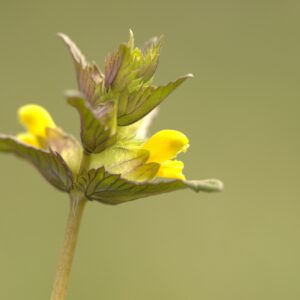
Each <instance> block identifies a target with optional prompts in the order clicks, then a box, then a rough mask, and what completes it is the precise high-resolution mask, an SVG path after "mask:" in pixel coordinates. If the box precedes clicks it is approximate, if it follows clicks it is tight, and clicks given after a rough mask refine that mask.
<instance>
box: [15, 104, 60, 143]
mask: <svg viewBox="0 0 300 300" xmlns="http://www.w3.org/2000/svg"><path fill="white" fill-rule="evenodd" d="M18 116H19V120H20V122H21V124H22V125H24V126H25V127H26V129H27V130H28V132H29V133H31V134H33V135H35V136H38V137H42V138H43V137H45V136H46V128H55V127H56V125H55V123H54V121H53V120H52V118H51V116H50V114H49V113H48V112H47V110H46V109H44V108H43V107H41V106H39V105H35V104H28V105H24V106H22V107H20V108H19V110H18Z"/></svg>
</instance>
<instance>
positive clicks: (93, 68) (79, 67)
mask: <svg viewBox="0 0 300 300" xmlns="http://www.w3.org/2000/svg"><path fill="white" fill-rule="evenodd" d="M58 36H59V37H60V38H61V39H62V40H63V41H64V43H65V44H66V46H67V47H68V49H69V52H70V54H71V56H72V59H73V62H74V65H75V71H76V77H77V83H78V88H79V91H80V92H81V93H82V94H83V96H84V97H85V99H86V100H87V101H88V102H89V103H90V104H91V105H92V106H94V105H95V104H96V103H97V100H98V99H99V97H100V94H101V89H102V86H103V82H104V76H103V74H102V73H101V71H100V70H99V68H98V66H97V65H96V64H95V63H92V64H90V63H89V62H87V61H86V59H85V57H84V55H83V54H82V53H81V51H80V50H79V48H78V47H77V46H76V44H75V43H74V42H73V41H72V40H71V39H70V38H69V37H68V36H67V35H65V34H63V33H59V34H58Z"/></svg>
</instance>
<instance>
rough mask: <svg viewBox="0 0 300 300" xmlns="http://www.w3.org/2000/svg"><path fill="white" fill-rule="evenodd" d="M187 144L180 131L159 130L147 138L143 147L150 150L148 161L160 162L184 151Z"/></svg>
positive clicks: (186, 139) (187, 141)
mask: <svg viewBox="0 0 300 300" xmlns="http://www.w3.org/2000/svg"><path fill="white" fill-rule="evenodd" d="M188 146H189V140H188V138H187V137H186V136H185V135H184V134H183V133H181V132H180V131H176V130H161V131H158V132H157V133H155V134H154V135H153V136H152V137H151V138H149V140H148V141H147V142H146V143H145V144H144V146H143V148H144V149H146V150H148V151H149V152H150V156H149V159H148V162H158V163H161V162H164V161H166V160H169V159H173V158H175V157H176V156H177V154H178V153H180V152H185V151H186V149H187V148H188Z"/></svg>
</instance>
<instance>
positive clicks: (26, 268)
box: [0, 0, 300, 300]
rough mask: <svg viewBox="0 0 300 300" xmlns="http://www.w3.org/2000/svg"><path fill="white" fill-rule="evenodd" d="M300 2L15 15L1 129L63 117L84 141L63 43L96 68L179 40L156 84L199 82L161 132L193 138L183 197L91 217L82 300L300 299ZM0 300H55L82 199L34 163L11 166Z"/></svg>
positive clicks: (82, 249) (78, 288)
mask: <svg viewBox="0 0 300 300" xmlns="http://www.w3.org/2000/svg"><path fill="white" fill-rule="evenodd" d="M299 17H300V2H299V1H276V0H275V1H267V0H260V1H249V0H248V1H233V0H232V1H222V0H215V1H208V0H206V1H203V0H198V1H197V0H186V1H182V2H177V4H176V2H175V1H158V0H154V1H130V2H128V1H121V0H118V1H113V0H112V1H106V2H105V1H89V0H88V1H57V0H55V1H47V2H46V1H34V0H29V1H15V0H14V1H2V3H1V10H0V35H1V44H0V66H1V68H0V80H1V89H0V98H1V107H0V120H1V121H0V131H1V132H5V133H16V132H18V131H20V130H21V127H20V126H19V125H18V123H17V119H16V110H17V108H18V107H19V106H20V105H22V104H25V103H28V102H35V103H39V104H41V105H43V106H45V107H47V108H48V109H49V111H50V112H51V113H52V115H53V117H54V118H55V120H56V122H57V124H59V125H61V126H63V127H64V128H65V130H67V131H69V132H72V133H73V134H75V135H78V128H79V121H78V117H77V114H76V113H75V111H73V110H72V109H71V108H69V107H67V105H66V104H65V101H64V98H63V91H64V90H65V89H68V88H75V86H76V83H75V76H74V72H73V65H72V63H71V59H70V57H69V55H68V53H67V50H66V48H65V46H64V45H63V44H62V42H61V41H60V40H59V39H58V38H56V36H55V33H56V32H58V31H62V32H65V33H67V34H69V35H70V36H71V37H72V38H73V39H74V40H75V41H76V42H77V43H78V45H79V46H80V48H81V49H82V51H83V52H84V53H85V54H86V56H87V57H88V58H89V59H90V60H93V59H94V60H96V61H97V62H99V63H100V65H101V66H103V61H104V57H105V55H106V54H107V53H108V52H110V51H112V50H114V49H116V47H117V46H118V44H119V43H120V42H123V41H126V40H127V39H128V29H129V28H132V29H133V31H134V32H135V36H136V42H137V44H139V45H141V44H142V43H143V42H144V41H145V40H146V39H148V38H150V37H152V36H154V35H159V34H164V35H165V43H164V47H163V51H162V55H161V62H160V67H159V70H158V75H157V77H156V83H166V82H167V81H169V80H172V79H175V78H177V77H178V76H180V75H183V74H186V73H189V72H192V73H194V74H195V79H193V80H190V81H188V82H187V83H185V84H184V85H183V86H182V87H181V88H179V89H178V91H176V92H174V94H172V95H171V96H170V98H169V99H168V100H167V101H166V102H164V103H163V105H162V106H161V111H160V114H159V117H158V118H157V119H156V122H155V124H154V125H153V127H152V128H151V131H152V132H155V131H157V130H159V129H163V128H172V129H178V130H181V131H183V132H185V133H186V134H187V135H188V136H189V138H190V140H191V147H190V149H189V151H188V153H187V154H185V155H184V156H182V159H183V160H184V161H185V163H186V168H185V174H186V175H187V176H188V177H189V178H199V179H201V178H210V177H216V178H220V179H222V180H223V181H224V182H225V184H226V190H225V192H224V193H222V194H212V195H207V194H194V193H192V192H189V191H182V192H177V193H172V194H168V195H163V196H157V197H152V198H146V199H142V200H140V201H136V202H131V203H128V204H125V205H120V206H117V207H110V206H105V205H101V204H98V203H90V204H89V205H88V207H87V210H86V212H85V216H84V220H83V224H82V230H81V234H80V243H79V247H78V249H77V250H78V251H77V253H76V259H75V263H74V268H73V272H72V277H71V284H70V290H69V297H68V299H70V300H82V299H91V300H94V299H95V300H98V299H107V300H121V299H122V300H123V299H126V300H127V299H128V300H129V299H130V300H153V299H164V300H197V299H205V300H240V299H243V300H248V299H249V300H253V299H256V300H269V299H270V300H271V299H272V300H277V299H278V300H279V299H289V300H294V299H300V284H299V280H300V271H299V270H300V257H299V255H300V219H299V215H300V201H299V200H300V190H299V186H300V184H299V175H300V174H299V166H300V158H299V150H300V143H299V125H300V122H299V113H300V104H299V96H300V89H299V79H300V71H299V70H300V59H299V53H300V36H299V26H300V18H299ZM0 165H1V172H0V179H1V209H0V282H1V288H0V299H28V300H29V299H30V300H33V299H39V300H40V299H49V297H50V291H51V287H52V279H53V276H54V272H55V267H56V263H57V258H58V254H59V251H60V247H61V243H62V237H63V230H64V226H65V221H66V216H67V211H68V199H67V196H66V195H64V194H62V193H59V192H57V191H56V190H54V189H53V188H52V187H51V186H50V185H48V183H47V182H46V181H44V179H42V178H41V177H40V176H39V174H38V173H37V172H36V171H35V170H34V169H33V168H32V167H30V166H29V165H27V163H25V162H23V161H20V160H17V159H15V158H14V157H11V156H4V155H1V156H0Z"/></svg>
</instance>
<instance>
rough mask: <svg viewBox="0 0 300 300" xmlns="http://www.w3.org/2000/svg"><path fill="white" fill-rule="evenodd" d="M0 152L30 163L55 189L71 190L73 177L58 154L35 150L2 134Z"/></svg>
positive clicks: (0, 135)
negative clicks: (13, 155) (11, 154)
mask: <svg viewBox="0 0 300 300" xmlns="http://www.w3.org/2000/svg"><path fill="white" fill-rule="evenodd" d="M0 152H6V153H13V154H15V155H17V156H18V157H20V158H23V159H25V160H27V161H29V162H31V163H32V164H33V165H34V166H35V167H36V168H37V169H38V170H39V172H40V173H41V174H42V175H43V176H44V177H45V178H46V180H48V181H49V182H50V183H51V184H52V185H54V186H55V187H56V188H57V189H59V190H61V191H65V192H68V191H70V190H71V188H72V186H73V175H72V172H71V170H70V169H69V168H68V166H67V165H66V163H65V161H64V160H63V158H62V157H61V155H60V154H59V153H57V152H53V151H50V152H47V151H45V150H42V149H37V148H34V147H31V146H29V145H26V144H23V143H21V142H19V141H18V140H17V139H16V138H14V137H11V136H6V135H2V134H0Z"/></svg>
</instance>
